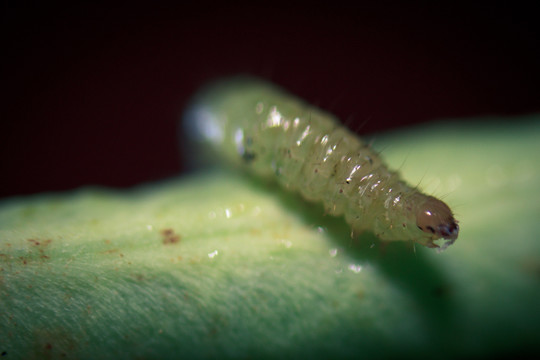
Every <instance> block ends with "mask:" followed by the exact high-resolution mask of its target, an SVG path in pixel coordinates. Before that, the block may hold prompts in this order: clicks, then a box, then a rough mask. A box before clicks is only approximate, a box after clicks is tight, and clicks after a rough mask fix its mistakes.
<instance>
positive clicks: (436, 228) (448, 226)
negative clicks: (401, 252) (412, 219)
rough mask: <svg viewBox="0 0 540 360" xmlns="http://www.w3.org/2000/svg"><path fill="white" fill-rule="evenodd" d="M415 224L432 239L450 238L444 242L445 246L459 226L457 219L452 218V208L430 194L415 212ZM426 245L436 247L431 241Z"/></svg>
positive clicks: (455, 237) (456, 233) (453, 238)
mask: <svg viewBox="0 0 540 360" xmlns="http://www.w3.org/2000/svg"><path fill="white" fill-rule="evenodd" d="M416 226H418V228H419V229H420V230H422V231H424V232H426V233H428V234H431V235H432V240H436V239H440V238H443V239H447V240H450V241H448V242H447V243H446V244H445V247H447V246H448V245H451V244H452V243H453V242H454V241H455V240H456V239H457V237H458V233H459V226H458V224H457V220H456V219H454V215H453V214H452V210H450V208H449V207H448V205H446V204H445V203H443V202H442V201H441V200H438V199H436V198H434V197H431V196H430V197H428V199H427V200H426V201H425V202H424V203H423V204H422V205H421V206H420V207H419V209H418V213H417V214H416ZM428 246H430V247H437V245H435V244H433V243H432V242H430V244H428Z"/></svg>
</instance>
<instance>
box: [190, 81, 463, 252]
mask: <svg viewBox="0 0 540 360" xmlns="http://www.w3.org/2000/svg"><path fill="white" fill-rule="evenodd" d="M184 125H185V126H186V127H187V130H188V133H189V134H190V135H191V137H192V138H193V139H195V140H196V141H199V142H200V143H201V145H203V146H204V147H203V148H201V149H202V150H207V149H209V150H211V151H210V152H211V153H213V157H221V158H223V159H225V160H226V161H228V162H230V163H232V164H234V165H236V166H237V167H240V168H243V169H245V170H247V171H248V172H250V173H252V174H254V175H256V176H258V177H260V178H264V179H271V180H273V181H275V182H277V183H279V184H280V185H281V186H282V187H284V188H285V189H287V190H290V191H296V192H298V193H300V194H301V195H302V196H303V198H304V199H306V200H308V201H314V202H322V203H323V204H324V207H325V210H326V213H328V214H330V215H333V216H342V215H344V216H345V220H346V221H347V223H348V224H349V225H350V226H351V228H352V230H353V232H362V231H371V232H373V233H374V234H375V235H376V236H378V237H379V238H380V239H381V240H383V241H414V242H416V243H419V244H422V245H425V246H427V247H430V248H440V250H444V249H445V248H447V247H448V246H449V245H451V244H453V243H454V241H455V240H456V239H457V236H458V233H459V226H458V225H457V223H458V222H457V221H456V220H455V219H454V215H453V213H452V211H451V210H450V208H449V207H448V206H447V205H446V204H445V203H444V202H442V201H441V200H438V199H436V198H434V197H433V196H429V195H425V194H423V193H421V192H419V191H418V189H417V188H415V187H411V186H409V185H408V184H406V183H405V182H404V181H402V180H401V179H400V177H399V175H398V174H397V173H396V172H394V171H391V170H389V169H388V168H387V167H386V165H385V164H384V162H383V160H382V159H381V158H380V156H379V154H378V153H376V152H375V151H373V149H371V147H370V146H369V144H367V143H365V142H364V141H362V140H361V139H360V138H359V137H358V136H357V135H356V134H354V133H352V132H351V131H349V130H348V129H346V128H345V127H343V126H342V125H341V124H340V123H339V121H338V120H337V119H336V118H335V117H334V116H333V115H331V114H329V113H326V112H324V111H322V110H320V109H318V108H316V107H314V106H311V105H308V104H306V103H305V102H303V101H302V100H300V99H298V98H296V97H294V96H292V95H290V94H288V93H286V92H285V91H283V90H282V89H280V88H278V87H276V86H274V85H271V84H268V83H266V82H264V81H261V80H258V79H255V78H252V77H245V76H243V77H235V78H232V79H225V80H221V81H218V82H216V83H214V84H210V85H209V86H207V87H205V88H203V89H202V90H201V91H200V92H199V93H198V94H197V95H196V96H195V97H194V99H193V101H192V103H191V105H190V106H189V107H188V109H187V110H186V112H185V124H184ZM206 153H208V151H206ZM441 238H442V239H444V240H446V242H444V244H443V245H441V246H440V247H439V245H437V244H436V243H435V242H434V241H436V240H438V239H441Z"/></svg>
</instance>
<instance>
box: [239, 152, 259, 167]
mask: <svg viewBox="0 0 540 360" xmlns="http://www.w3.org/2000/svg"><path fill="white" fill-rule="evenodd" d="M256 158H257V155H256V154H255V153H253V152H249V151H244V153H243V154H242V160H244V162H245V163H247V164H249V163H251V162H253V161H254V160H255V159H256Z"/></svg>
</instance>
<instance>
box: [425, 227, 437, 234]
mask: <svg viewBox="0 0 540 360" xmlns="http://www.w3.org/2000/svg"><path fill="white" fill-rule="evenodd" d="M427 229H428V230H429V231H431V233H432V234H435V229H434V228H433V227H432V226H428V227H427Z"/></svg>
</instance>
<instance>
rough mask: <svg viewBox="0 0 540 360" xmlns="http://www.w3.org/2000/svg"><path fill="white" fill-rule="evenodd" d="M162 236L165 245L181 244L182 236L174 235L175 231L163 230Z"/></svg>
mask: <svg viewBox="0 0 540 360" xmlns="http://www.w3.org/2000/svg"><path fill="white" fill-rule="evenodd" d="M161 235H162V236H163V240H162V242H163V244H164V245H168V244H176V243H179V242H180V235H177V234H175V233H174V230H173V229H163V230H161Z"/></svg>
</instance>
